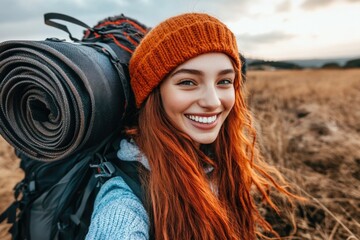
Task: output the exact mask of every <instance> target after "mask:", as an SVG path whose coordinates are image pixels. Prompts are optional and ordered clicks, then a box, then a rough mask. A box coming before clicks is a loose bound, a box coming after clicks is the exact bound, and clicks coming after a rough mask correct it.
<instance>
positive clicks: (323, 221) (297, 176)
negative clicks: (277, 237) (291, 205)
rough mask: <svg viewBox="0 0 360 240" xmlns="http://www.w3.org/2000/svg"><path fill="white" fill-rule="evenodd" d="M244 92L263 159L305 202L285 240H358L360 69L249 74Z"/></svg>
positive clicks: (359, 215) (359, 199) (299, 207)
mask: <svg viewBox="0 0 360 240" xmlns="http://www.w3.org/2000/svg"><path fill="white" fill-rule="evenodd" d="M247 88H248V93H249V97H248V101H249V105H250V108H251V110H252V112H253V115H254V118H255V121H256V123H257V129H258V132H259V139H260V140H259V142H260V144H261V149H262V153H263V154H264V155H265V158H266V159H268V161H270V162H272V163H274V164H275V165H276V166H277V167H278V168H279V169H281V171H282V172H283V173H284V174H285V176H286V178H287V179H288V180H289V181H291V182H292V183H294V184H295V186H297V188H298V190H299V191H300V192H301V193H302V195H304V196H305V197H307V198H309V200H310V201H309V202H308V203H305V204H303V205H299V206H298V208H297V210H296V215H297V217H296V219H295V222H296V225H297V230H296V231H295V234H293V236H292V238H289V239H329V240H332V239H359V236H360V70H299V71H274V72H262V71H253V72H250V73H249V74H248V79H247ZM273 223H274V225H275V227H276V224H278V223H277V222H276V220H275V221H273ZM280 226H281V227H283V225H280ZM280 226H279V227H280ZM278 229H279V228H278ZM279 230H281V232H282V233H286V234H289V233H290V230H289V231H284V230H283V229H279Z"/></svg>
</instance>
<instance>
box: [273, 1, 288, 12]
mask: <svg viewBox="0 0 360 240" xmlns="http://www.w3.org/2000/svg"><path fill="white" fill-rule="evenodd" d="M290 9H291V1H289V0H286V1H283V2H282V3H280V4H279V5H277V6H276V8H275V11H276V12H288V11H290Z"/></svg>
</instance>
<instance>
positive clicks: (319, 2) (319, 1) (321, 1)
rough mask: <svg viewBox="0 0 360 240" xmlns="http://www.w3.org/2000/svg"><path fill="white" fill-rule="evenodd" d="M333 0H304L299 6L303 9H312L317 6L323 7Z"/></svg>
mask: <svg viewBox="0 0 360 240" xmlns="http://www.w3.org/2000/svg"><path fill="white" fill-rule="evenodd" d="M334 1H335V0H316V1H314V0H306V1H304V2H303V4H302V5H301V7H302V8H303V9H305V10H314V9H317V8H323V7H326V6H328V5H330V4H332V3H333V2H334Z"/></svg>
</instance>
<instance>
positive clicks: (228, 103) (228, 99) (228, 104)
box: [222, 90, 235, 111]
mask: <svg viewBox="0 0 360 240" xmlns="http://www.w3.org/2000/svg"><path fill="white" fill-rule="evenodd" d="M222 99H223V101H222V103H223V105H224V107H225V108H226V109H227V110H229V111H230V110H231V109H232V108H233V106H234V104H235V90H233V91H229V92H227V94H225V96H223V98H222Z"/></svg>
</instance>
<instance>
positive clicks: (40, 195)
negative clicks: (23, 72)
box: [0, 13, 148, 240]
mask: <svg viewBox="0 0 360 240" xmlns="http://www.w3.org/2000/svg"><path fill="white" fill-rule="evenodd" d="M52 19H58V20H63V21H68V22H71V23H74V24H77V25H80V26H83V27H85V28H86V29H87V30H86V31H85V34H84V37H83V39H82V40H81V41H80V40H78V39H76V38H74V37H73V36H72V35H71V33H70V32H69V30H68V29H67V27H66V26H65V25H61V24H58V23H56V22H53V21H52ZM45 22H46V24H48V25H51V26H54V27H57V28H60V29H62V30H64V31H66V32H68V33H69V36H70V38H71V39H72V40H73V41H75V42H78V43H80V44H83V45H88V46H91V47H94V48H95V49H96V50H98V51H100V52H102V53H104V54H105V55H107V56H108V57H109V58H110V59H111V61H112V62H113V64H114V65H115V67H116V68H117V65H119V64H121V72H119V74H125V75H127V74H128V72H127V71H128V70H127V63H128V61H129V59H130V56H131V53H132V51H133V50H134V49H135V47H136V45H137V44H138V43H139V41H140V39H141V38H142V37H143V36H144V34H145V33H146V31H147V30H148V29H147V28H146V27H145V26H144V25H142V24H141V23H139V22H138V21H136V20H134V19H131V18H128V17H126V16H124V15H120V16H116V17H112V18H106V19H104V20H103V21H100V22H99V23H98V24H97V25H96V26H94V27H93V28H90V27H89V26H87V25H86V24H84V23H82V22H81V21H79V20H77V19H75V18H72V17H70V16H67V15H63V14H58V13H49V14H45ZM131 31H132V32H133V33H134V34H130V35H129V34H128V33H129V32H130V33H131ZM137 34H138V35H137ZM55 41H57V40H56V39H55ZM119 57H120V58H119ZM126 77H127V78H128V76H126ZM122 84H128V83H126V82H125V83H122ZM124 89H129V86H124ZM125 94H128V95H127V96H125V97H126V99H127V101H126V102H125V104H126V105H127V106H125V107H124V109H130V110H131V109H135V107H133V106H134V105H133V104H134V101H133V99H132V98H133V96H132V94H131V91H129V92H127V93H125ZM115 111H116V110H115ZM128 115H129V114H128V111H126V112H125V113H124V114H123V116H122V119H121V122H120V123H119V128H118V130H117V131H114V133H113V134H111V135H110V136H108V137H107V138H106V139H103V140H102V141H101V142H100V144H97V145H96V146H93V147H88V148H86V149H81V151H78V152H76V153H74V154H72V155H70V156H67V157H65V158H63V159H60V160H56V161H49V162H44V161H39V160H35V159H32V158H31V157H29V155H27V154H24V152H23V151H19V149H16V148H15V151H16V154H17V156H18V157H19V158H20V159H21V162H20V167H21V168H22V169H23V170H24V172H25V177H24V179H23V180H22V181H21V182H19V183H18V184H17V185H16V186H15V188H14V196H15V201H14V202H13V203H12V204H11V205H10V207H9V208H8V209H7V210H5V211H4V212H3V213H2V214H1V215H0V222H3V221H4V220H6V219H7V222H8V223H10V224H12V227H11V229H10V233H11V234H12V238H13V239H28V240H42V239H58V240H60V239H84V237H85V236H86V233H87V231H88V226H89V224H90V217H91V213H92V210H93V203H94V200H95V197H96V194H97V193H98V191H99V188H100V187H101V185H102V184H103V183H104V182H105V181H106V180H108V179H109V178H111V177H113V176H121V177H122V178H123V179H124V181H125V182H126V183H127V184H128V185H129V187H130V188H131V189H132V190H133V192H134V194H135V195H137V196H138V197H139V199H141V200H142V199H143V196H142V189H141V186H140V180H139V177H138V167H139V166H138V165H139V163H137V162H126V161H120V160H119V159H117V157H116V152H117V150H118V148H119V134H120V130H121V125H122V124H124V123H125V122H126V121H129V119H128V118H127V116H128ZM119 120H120V119H119Z"/></svg>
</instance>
